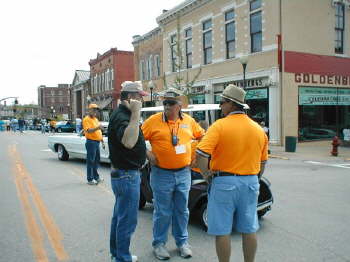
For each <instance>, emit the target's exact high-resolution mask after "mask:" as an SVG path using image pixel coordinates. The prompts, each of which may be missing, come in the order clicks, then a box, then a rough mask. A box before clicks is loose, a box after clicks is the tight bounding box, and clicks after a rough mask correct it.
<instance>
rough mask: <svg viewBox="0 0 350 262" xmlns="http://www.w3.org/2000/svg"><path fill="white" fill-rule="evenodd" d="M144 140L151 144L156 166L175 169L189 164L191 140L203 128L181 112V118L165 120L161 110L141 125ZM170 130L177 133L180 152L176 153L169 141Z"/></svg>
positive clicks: (198, 136) (199, 135)
mask: <svg viewBox="0 0 350 262" xmlns="http://www.w3.org/2000/svg"><path fill="white" fill-rule="evenodd" d="M142 132H143V135H144V137H145V140H149V142H150V144H151V145H152V152H153V153H154V154H155V156H156V157H157V159H158V166H159V167H161V168H167V169H176V168H181V167H185V166H189V165H190V164H191V141H192V140H193V139H199V138H201V137H202V136H203V135H204V129H203V128H201V127H200V126H199V125H198V123H197V122H196V121H195V120H194V119H193V118H192V117H190V116H189V115H187V114H182V119H180V118H178V119H177V120H176V121H172V120H168V121H165V118H164V114H163V112H160V113H157V114H154V115H152V116H150V117H149V118H148V119H147V120H146V121H145V122H144V123H143V125H142ZM171 132H173V133H174V134H177V137H178V146H180V147H182V148H183V150H181V152H182V153H178V154H177V153H176V148H175V146H173V145H172V142H171V136H172V135H171Z"/></svg>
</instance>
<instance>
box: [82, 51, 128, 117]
mask: <svg viewBox="0 0 350 262" xmlns="http://www.w3.org/2000/svg"><path fill="white" fill-rule="evenodd" d="M133 59H134V52H129V51H121V50H117V48H111V49H110V50H108V51H107V52H105V53H104V54H102V55H100V54H97V57H96V58H95V59H91V60H90V62H89V65H90V81H91V88H90V94H89V99H90V101H89V102H91V103H96V104H98V105H99V106H100V108H101V109H103V111H102V119H103V120H105V121H107V120H108V118H109V112H110V111H111V110H112V109H113V108H115V107H116V105H117V102H116V101H117V100H116V99H118V98H119V96H120V90H121V83H122V82H124V81H127V80H130V81H133V80H134V62H133ZM113 98H114V99H113Z"/></svg>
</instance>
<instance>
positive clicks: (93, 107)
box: [89, 104, 99, 109]
mask: <svg viewBox="0 0 350 262" xmlns="http://www.w3.org/2000/svg"><path fill="white" fill-rule="evenodd" d="M89 109H99V107H98V105H97V104H90V105H89Z"/></svg>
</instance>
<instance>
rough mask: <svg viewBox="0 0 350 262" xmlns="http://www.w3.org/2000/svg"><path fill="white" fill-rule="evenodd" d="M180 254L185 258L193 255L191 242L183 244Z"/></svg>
mask: <svg viewBox="0 0 350 262" xmlns="http://www.w3.org/2000/svg"><path fill="white" fill-rule="evenodd" d="M179 251H180V256H181V257H183V258H190V257H192V250H191V246H190V245H189V244H187V243H186V244H184V245H183V246H181V247H179Z"/></svg>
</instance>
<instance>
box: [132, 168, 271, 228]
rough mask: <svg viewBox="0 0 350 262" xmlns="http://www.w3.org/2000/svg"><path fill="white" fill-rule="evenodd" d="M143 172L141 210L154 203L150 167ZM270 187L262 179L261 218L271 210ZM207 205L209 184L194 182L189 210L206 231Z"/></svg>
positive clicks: (265, 180)
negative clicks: (194, 214)
mask: <svg viewBox="0 0 350 262" xmlns="http://www.w3.org/2000/svg"><path fill="white" fill-rule="evenodd" d="M141 172H142V176H141V190H140V202H139V208H140V209H142V208H143V207H144V206H145V205H146V202H148V203H152V202H153V193H152V189H151V186H150V165H149V164H147V165H146V166H145V167H144V168H143V169H142V171H141ZM270 187H271V183H270V181H269V180H268V179H267V178H265V177H262V178H260V193H259V198H258V206H257V209H258V217H259V218H261V217H263V216H264V215H265V214H266V213H267V212H268V211H270V210H271V206H272V204H273V196H272V191H271V188H270ZM207 204H208V183H207V182H206V181H205V180H204V179H194V180H192V185H191V189H190V196H189V200H188V209H189V210H190V213H197V215H198V216H199V219H200V223H201V225H202V226H203V229H204V230H206V229H207V227H208V213H207Z"/></svg>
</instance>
